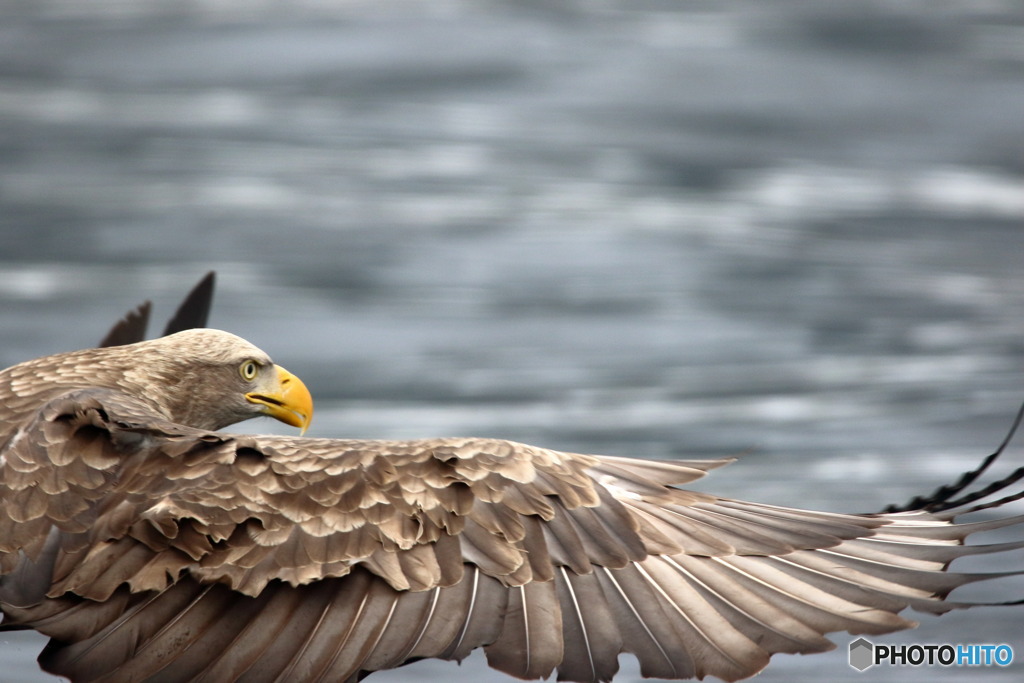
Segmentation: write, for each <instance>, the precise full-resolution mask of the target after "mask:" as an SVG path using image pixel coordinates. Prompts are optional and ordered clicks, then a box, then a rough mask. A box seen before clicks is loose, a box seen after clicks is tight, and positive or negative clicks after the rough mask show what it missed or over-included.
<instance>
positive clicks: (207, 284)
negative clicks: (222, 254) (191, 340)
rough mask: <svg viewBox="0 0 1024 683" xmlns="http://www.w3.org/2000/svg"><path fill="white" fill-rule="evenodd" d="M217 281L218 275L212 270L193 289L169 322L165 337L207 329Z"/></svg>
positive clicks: (165, 329)
mask: <svg viewBox="0 0 1024 683" xmlns="http://www.w3.org/2000/svg"><path fill="white" fill-rule="evenodd" d="M216 279H217V276H216V273H215V272H214V271H212V270H211V271H210V272H208V273H207V274H206V275H205V276H203V279H202V280H200V281H199V282H198V283H197V284H196V286H195V287H193V288H192V291H191V292H189V293H188V296H186V297H185V300H184V301H182V302H181V305H180V306H178V310H177V311H175V312H174V315H173V316H172V317H171V319H170V320H168V321H167V327H165V328H164V336H167V335H169V334H174V333H175V332H181V331H183V330H191V329H194V328H196V327H206V320H207V318H209V316H210V306H211V305H212V304H213V285H214V283H215V281H216Z"/></svg>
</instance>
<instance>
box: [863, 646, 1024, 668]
mask: <svg viewBox="0 0 1024 683" xmlns="http://www.w3.org/2000/svg"><path fill="white" fill-rule="evenodd" d="M1012 662H1013V648H1012V647H1010V646H1009V645H989V644H977V643H972V644H968V645H964V644H962V643H958V644H956V645H950V644H948V643H945V644H942V645H919V644H917V643H914V644H911V645H875V644H874V643H872V642H871V641H869V640H867V639H865V638H858V639H857V640H855V641H853V642H852V643H850V666H852V667H853V668H854V669H856V670H857V671H865V670H867V669H869V668H870V667H872V666H875V665H876V664H887V665H889V666H1009V665H1010V664H1011V663H1012Z"/></svg>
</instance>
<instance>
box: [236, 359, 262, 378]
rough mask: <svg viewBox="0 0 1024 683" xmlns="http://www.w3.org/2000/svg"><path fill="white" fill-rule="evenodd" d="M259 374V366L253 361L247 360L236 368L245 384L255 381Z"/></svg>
mask: <svg viewBox="0 0 1024 683" xmlns="http://www.w3.org/2000/svg"><path fill="white" fill-rule="evenodd" d="M259 373H260V366H259V363H257V362H256V361H254V360H247V361H245V362H244V363H242V364H241V365H239V366H238V374H240V375H241V376H242V379H244V380H245V381H246V382H251V381H252V380H254V379H256V375H258V374H259Z"/></svg>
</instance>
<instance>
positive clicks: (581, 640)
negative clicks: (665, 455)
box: [0, 389, 1022, 682]
mask: <svg viewBox="0 0 1024 683" xmlns="http://www.w3.org/2000/svg"><path fill="white" fill-rule="evenodd" d="M727 462H728V461H727V460H688V461H682V460H681V461H673V462H659V461H645V460H632V459H627V458H613V457H599V456H591V455H580V454H571V453H561V452H557V451H551V450H546V449H542V448H536V447H532V446H527V445H523V444H517V443H512V442H508V441H501V440H491V439H469V438H465V439H436V440H421V441H361V440H337V439H309V438H292V437H282V436H251V435H231V434H222V433H216V432H207V431H203V430H198V429H193V428H190V427H186V426H182V425H177V424H173V423H170V422H168V421H166V420H164V419H162V418H159V417H158V416H156V415H154V414H153V413H152V411H151V410H150V409H149V408H148V407H147V406H146V404H144V403H143V402H141V401H139V400H138V399H136V398H133V397H131V396H129V395H126V394H123V393H119V392H116V391H110V390H99V389H85V390H78V391H74V392H71V393H67V394H64V395H62V396H59V397H57V398H54V399H53V400H51V401H49V402H48V403H46V405H45V406H44V407H43V408H42V409H41V410H39V411H38V412H37V413H35V414H34V415H33V416H32V418H31V419H30V420H28V421H27V422H26V423H25V424H23V425H22V426H21V427H20V429H18V430H17V431H15V432H14V433H13V434H12V436H11V438H10V439H9V440H8V441H7V443H5V444H3V445H2V446H0V506H2V510H3V513H4V514H3V515H2V516H0V574H2V575H3V576H2V577H0V603H2V606H3V611H4V612H5V614H6V617H5V622H4V627H6V628H19V627H30V628H34V629H36V630H38V631H41V632H43V633H45V634H47V635H49V636H50V637H51V638H52V640H51V642H50V645H49V646H48V647H47V649H46V650H45V651H44V653H43V655H42V656H41V662H42V664H43V666H44V668H46V669H47V670H49V671H52V672H54V673H57V674H60V675H64V676H68V677H70V678H71V679H72V680H76V681H79V680H81V681H92V680H144V679H147V678H150V677H160V679H161V680H176V681H178V680H180V681H192V680H195V681H218V682H220V681H230V680H236V679H240V678H243V677H244V678H245V679H246V680H259V681H278V680H279V681H285V680H301V681H344V680H358V678H360V677H361V676H362V675H365V673H367V672H371V671H375V670H379V669H385V668H393V667H396V666H400V665H401V664H403V663H405V662H409V661H413V660H416V659H421V658H426V657H439V658H445V659H461V658H463V657H465V656H466V655H467V654H468V653H469V652H470V651H471V650H472V649H474V648H478V647H484V648H485V649H486V651H487V656H488V660H489V663H490V664H491V666H493V667H495V668H497V669H499V670H501V671H504V672H507V673H509V674H512V675H514V676H519V677H523V678H540V677H546V676H548V675H549V674H551V673H552V672H553V671H555V670H557V672H558V677H559V679H560V680H575V681H607V680H610V679H611V677H612V675H613V674H614V673H615V672H616V671H617V669H618V661H617V658H618V655H619V653H620V652H630V653H633V654H634V655H635V656H636V657H637V659H638V660H639V661H640V665H641V672H642V673H643V675H644V676H654V677H661V678H687V677H693V676H697V677H703V676H705V675H714V676H718V677H720V678H723V679H725V680H736V679H739V678H743V677H746V676H750V675H753V674H754V673H756V672H757V671H759V670H760V669H761V668H763V667H764V666H765V665H766V664H767V662H768V659H769V657H770V656H771V655H772V654H774V653H776V652H803V653H807V652H819V651H824V650H828V649H832V648H833V647H834V645H833V644H832V643H831V641H829V640H827V639H826V638H824V637H823V636H824V634H825V633H828V632H832V631H849V632H850V633H884V632H889V631H893V630H898V629H902V628H908V627H911V626H913V625H914V624H913V622H911V621H908V620H907V619H905V618H904V617H902V616H900V615H899V612H901V611H902V610H904V609H905V608H907V607H913V608H915V609H918V610H922V611H926V612H933V613H941V612H944V611H948V610H950V609H953V608H956V607H961V606H964V605H963V604H961V603H953V602H949V601H947V600H946V599H945V598H946V596H947V595H948V593H949V592H950V591H951V590H953V589H954V588H956V587H958V586H961V585H963V584H965V583H969V582H972V581H975V580H978V579H981V578H986V577H989V576H992V575H990V574H984V575H977V574H963V573H951V572H947V571H946V569H947V566H948V564H949V563H950V562H951V561H952V560H954V559H956V558H958V557H961V556H964V555H968V554H975V553H981V552H996V551H1002V550H1007V549H1009V548H1011V547H1020V546H1021V545H1022V544H1020V543H1017V544H1002V545H990V546H965V545H963V540H964V538H965V537H966V536H967V535H968V534H970V533H973V532H975V531H980V530H985V529H990V528H995V527H997V526H1003V525H1007V524H1011V523H1018V522H1020V521H1021V520H1020V519H1012V518H1011V519H1003V520H994V521H988V522H978V523H971V524H956V523H953V522H952V515H953V512H948V513H942V514H932V513H926V512H899V513H888V514H875V515H843V514H833V513H821V512H809V511H803V510H797V509H789V508H781V507H775V506H769V505H759V504H754V503H746V502H742V501H736V500H729V499H724V498H719V497H715V496H712V495H709V494H705V493H699V492H692V491H686V490H681V489H679V488H678V486H680V485H682V484H686V483H687V482H691V481H693V480H695V479H698V478H699V477H701V476H703V475H704V474H705V472H707V471H708V470H709V469H712V468H715V467H718V466H720V465H723V464H726V463H727Z"/></svg>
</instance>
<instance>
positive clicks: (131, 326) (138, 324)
mask: <svg viewBox="0 0 1024 683" xmlns="http://www.w3.org/2000/svg"><path fill="white" fill-rule="evenodd" d="M151 308H152V304H151V303H150V302H149V301H143V302H142V303H141V304H139V307H138V308H136V309H135V310H133V311H128V313H127V314H126V315H125V316H124V317H123V318H121V319H120V320H118V321H117V322H116V323H115V324H114V326H113V327H111V328H110V331H109V332H107V336H105V337H104V338H103V340H102V341H100V343H99V346H100V348H106V347H108V346H124V345H125V344H134V343H135V342H140V341H142V340H143V339H145V338H146V328H147V327H148V326H149V311H150V309H151Z"/></svg>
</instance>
